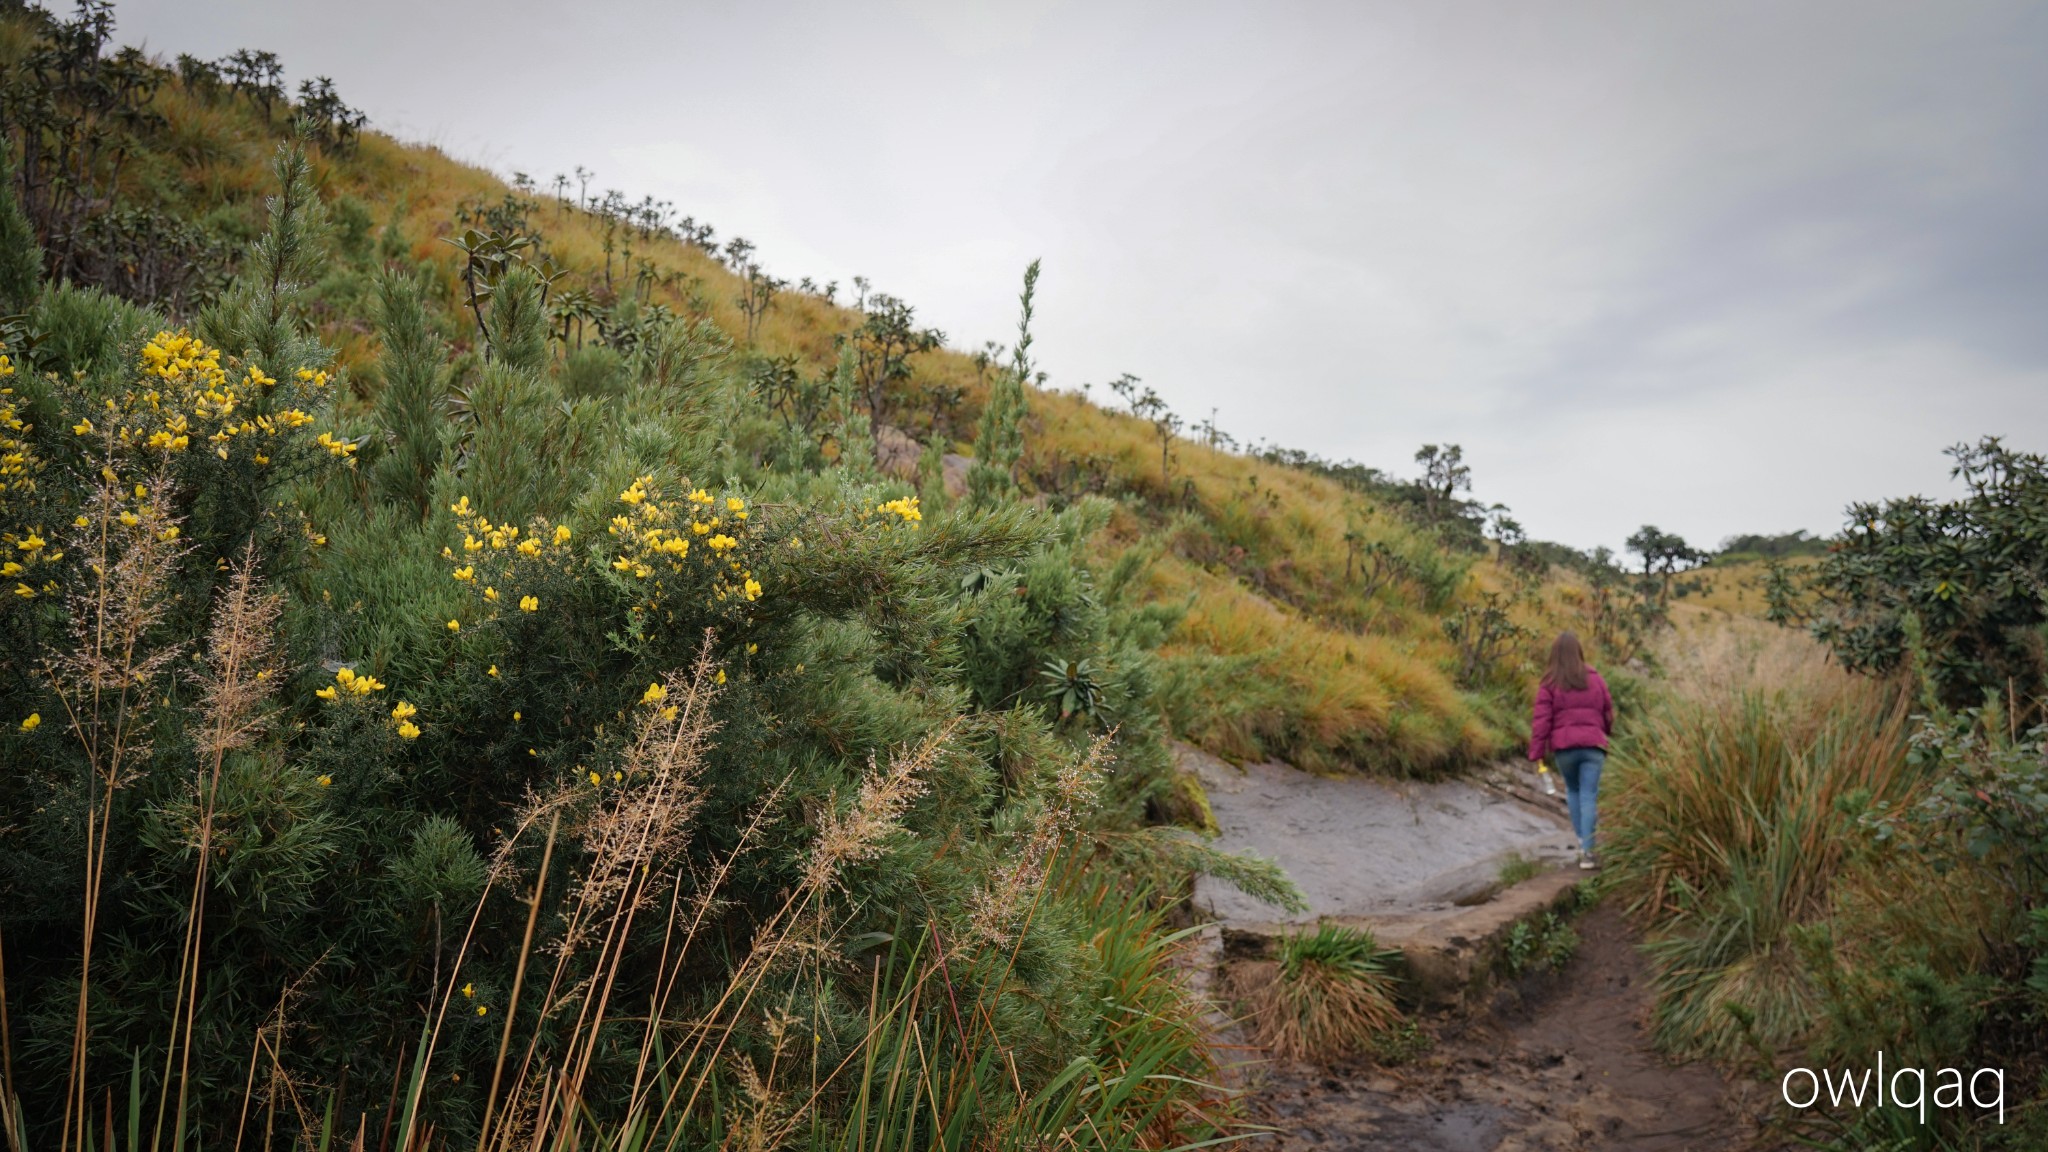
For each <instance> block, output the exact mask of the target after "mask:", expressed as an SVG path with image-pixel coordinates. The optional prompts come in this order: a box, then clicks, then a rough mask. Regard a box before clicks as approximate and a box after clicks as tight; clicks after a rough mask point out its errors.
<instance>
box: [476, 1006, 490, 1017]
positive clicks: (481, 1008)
mask: <svg viewBox="0 0 2048 1152" xmlns="http://www.w3.org/2000/svg"><path fill="white" fill-rule="evenodd" d="M488 1012H490V1009H489V1008H486V1007H484V1006H483V1005H481V1004H479V1005H477V1006H476V1014H477V1015H479V1016H482V1015H485V1014H486V1013H488Z"/></svg>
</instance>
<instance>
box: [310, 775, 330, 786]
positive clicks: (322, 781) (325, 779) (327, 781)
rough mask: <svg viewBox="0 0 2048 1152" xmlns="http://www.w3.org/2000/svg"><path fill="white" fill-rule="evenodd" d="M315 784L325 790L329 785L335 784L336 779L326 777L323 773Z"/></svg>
mask: <svg viewBox="0 0 2048 1152" xmlns="http://www.w3.org/2000/svg"><path fill="white" fill-rule="evenodd" d="M314 783H315V784H318V785H320V786H321V787H322V788H325V787H327V786H328V785H330V784H332V783H334V777H332V776H328V775H325V774H324V773H323V774H322V775H321V777H320V778H319V779H318V780H315V781H314Z"/></svg>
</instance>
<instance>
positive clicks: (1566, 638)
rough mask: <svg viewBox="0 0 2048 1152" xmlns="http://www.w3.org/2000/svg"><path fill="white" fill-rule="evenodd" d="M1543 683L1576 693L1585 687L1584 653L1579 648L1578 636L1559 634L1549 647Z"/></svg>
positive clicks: (1575, 634)
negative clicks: (1548, 660)
mask: <svg viewBox="0 0 2048 1152" xmlns="http://www.w3.org/2000/svg"><path fill="white" fill-rule="evenodd" d="M1543 682H1544V683H1545V684H1549V685H1551V686H1553V687H1557V688H1565V689H1569V690H1571V691H1573V692H1577V691H1579V690H1580V689H1582V688H1584V687H1585V686H1586V653H1585V651H1584V650H1583V649H1581V648H1580V647H1579V634H1578V633H1576V632H1559V633H1558V634H1557V639H1556V640H1555V641H1553V642H1552V643H1551V645H1550V663H1549V665H1547V666H1546V667H1545V668H1544V669H1543Z"/></svg>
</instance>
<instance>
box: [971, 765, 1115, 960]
mask: <svg viewBox="0 0 2048 1152" xmlns="http://www.w3.org/2000/svg"><path fill="white" fill-rule="evenodd" d="M1115 739H1116V733H1115V732H1114V731H1110V732H1105V733H1103V734H1102V735H1101V736H1098V737H1096V739H1095V741H1094V743H1092V744H1090V745H1089V746H1088V751H1087V752H1086V753H1085V754H1084V755H1081V756H1078V757H1075V758H1073V759H1071V760H1068V761H1066V762H1065V763H1063V764H1061V765H1060V768H1059V771H1058V772H1056V773H1054V775H1053V778H1052V782H1051V786H1050V787H1049V788H1047V789H1046V791H1045V795H1044V796H1043V797H1041V800H1042V804H1041V806H1040V808H1039V810H1038V812H1037V813H1036V814H1035V816H1034V818H1033V820H1032V824H1031V830H1030V832H1029V833H1028V834H1027V835H1026V836H1025V838H1024V843H1023V845H1022V847H1020V848H1019V849H1018V850H1016V851H1015V852H1013V853H1012V854H1011V855H1010V856H1009V858H1008V860H1007V861H1006V862H1005V863H1004V864H1003V865H1002V866H1001V867H999V868H997V869H996V872H995V875H994V876H993V877H991V878H990V881H989V884H988V887H986V888H982V889H980V890H979V891H977V892H976V893H975V894H974V898H973V902H972V904H971V905H970V906H969V910H968V922H967V924H968V926H967V940H966V942H965V945H966V946H967V947H970V948H971V947H973V946H975V945H976V944H993V945H1003V944H1007V943H1009V942H1010V940H1011V938H1012V936H1013V931H1012V929H1013V927H1014V925H1015V924H1016V920H1017V915H1018V913H1019V911H1020V910H1021V909H1022V908H1023V906H1024V904H1025V903H1026V902H1027V898H1035V896H1036V894H1038V893H1041V892H1043V891H1044V889H1045V873H1046V869H1047V868H1048V867H1049V866H1050V865H1051V862H1052V858H1053V854H1054V853H1055V852H1056V851H1058V849H1059V846H1060V845H1061V844H1062V843H1063V842H1065V840H1066V838H1067V837H1068V836H1069V835H1071V834H1072V833H1073V832H1074V831H1075V830H1077V829H1078V828H1079V827H1080V823H1081V818H1082V816H1084V815H1085V814H1086V813H1088V812H1089V811H1090V810H1091V809H1093V808H1094V806H1095V800H1096V794H1097V792H1098V791H1099V790H1100V788H1101V786H1102V778H1103V776H1104V775H1105V774H1106V773H1107V772H1108V771H1109V766H1110V765H1111V764H1112V763H1114V762H1115V757H1114V756H1112V755H1111V754H1110V747H1111V745H1112V743H1113V742H1114V740H1115Z"/></svg>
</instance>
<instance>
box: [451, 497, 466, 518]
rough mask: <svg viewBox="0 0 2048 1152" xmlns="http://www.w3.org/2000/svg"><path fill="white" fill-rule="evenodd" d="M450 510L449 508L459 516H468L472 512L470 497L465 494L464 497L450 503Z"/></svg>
mask: <svg viewBox="0 0 2048 1152" xmlns="http://www.w3.org/2000/svg"><path fill="white" fill-rule="evenodd" d="M448 510H449V511H450V512H453V513H455V514H456V515H457V516H468V515H471V513H470V510H469V497H467V496H464V497H463V498H462V499H460V500H457V501H456V502H455V503H453V504H450V505H449V506H448Z"/></svg>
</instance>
